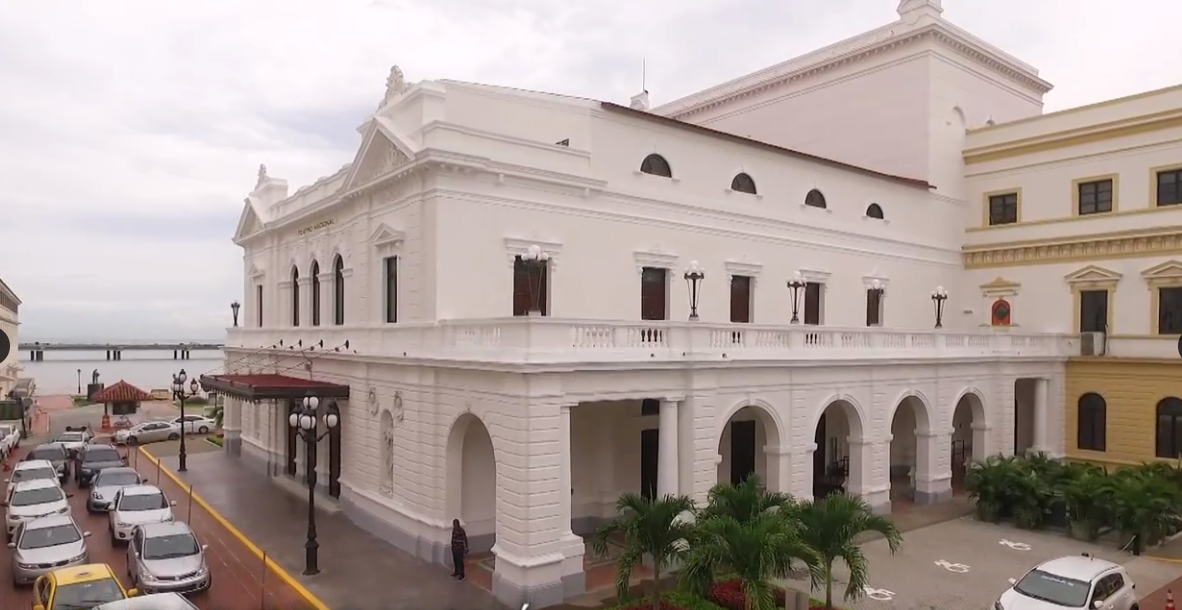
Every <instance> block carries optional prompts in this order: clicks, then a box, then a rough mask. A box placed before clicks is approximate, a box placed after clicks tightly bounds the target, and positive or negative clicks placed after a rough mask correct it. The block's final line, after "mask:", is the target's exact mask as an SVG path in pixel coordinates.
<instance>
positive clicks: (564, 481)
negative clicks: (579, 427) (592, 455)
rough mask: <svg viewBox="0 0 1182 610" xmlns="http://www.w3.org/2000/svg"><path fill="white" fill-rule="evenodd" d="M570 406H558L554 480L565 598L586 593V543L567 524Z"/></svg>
mask: <svg viewBox="0 0 1182 610" xmlns="http://www.w3.org/2000/svg"><path fill="white" fill-rule="evenodd" d="M573 406H574V405H562V406H561V407H559V408H560V410H561V414H560V415H559V426H558V434H559V438H561V439H562V448H561V449H559V452H560V457H561V459H560V460H559V462H560V465H561V467H560V470H559V474H558V479H559V481H560V485H561V487H560V488H559V490H558V507H559V508H558V514H559V518H560V519H562V526H560V527H563V528H565V530H566V531H564V532H563V534H562V537H561V538H560V539H559V541H558V545H559V548H560V549H561V552H562V589H563V595H564V596H565V597H568V598H569V597H575V596H578V595H582V594H583V593H584V592H586V590H587V575H586V573H585V572H583V554H584V553H585V552H586V544H585V543H584V542H583V539H582V538H581V537H579V536H576V535H575V533H574V532H573V531H571V523H572V519H573V517H574V515H573V514H572V511H571V496H573V495H574V488H573V487H572V484H573V483H572V476H571V442H572V440H573V439H571V433H570V431H571V427H570V418H571V408H572V407H573Z"/></svg>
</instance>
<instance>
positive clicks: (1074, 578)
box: [993, 553, 1138, 610]
mask: <svg viewBox="0 0 1182 610" xmlns="http://www.w3.org/2000/svg"><path fill="white" fill-rule="evenodd" d="M1136 588H1137V586H1136V585H1135V584H1133V579H1132V578H1130V577H1129V573H1128V572H1127V571H1125V569H1124V567H1123V566H1121V565H1120V564H1116V563H1112V562H1111V561H1105V560H1103V559H1096V558H1095V557H1094V556H1092V555H1089V554H1087V553H1084V554H1082V555H1073V556H1068V557H1060V558H1058V559H1052V560H1050V561H1046V562H1043V563H1041V564H1039V565H1037V566H1035V567H1034V569H1032V570H1030V571H1029V572H1027V573H1026V575H1025V576H1023V577H1022V578H1021V579H1017V580H1015V579H1013V578H1011V579H1010V588H1009V589H1007V590H1006V592H1005V593H1002V594H1001V598H999V599H998V600H997V601H996V602H994V603H993V610H1062V609H1063V608H1083V609H1086V610H1138V607H1137V594H1136V592H1135V589H1136Z"/></svg>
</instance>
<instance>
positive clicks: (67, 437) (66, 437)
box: [57, 432, 82, 443]
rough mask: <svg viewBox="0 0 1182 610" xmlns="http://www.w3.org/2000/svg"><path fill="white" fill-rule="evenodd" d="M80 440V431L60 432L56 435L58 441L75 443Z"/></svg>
mask: <svg viewBox="0 0 1182 610" xmlns="http://www.w3.org/2000/svg"><path fill="white" fill-rule="evenodd" d="M81 440H82V433H81V432H62V433H61V434H60V435H58V437H57V442H59V443H77V442H79V441H81Z"/></svg>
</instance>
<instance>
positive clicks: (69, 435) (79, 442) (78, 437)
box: [53, 426, 94, 457]
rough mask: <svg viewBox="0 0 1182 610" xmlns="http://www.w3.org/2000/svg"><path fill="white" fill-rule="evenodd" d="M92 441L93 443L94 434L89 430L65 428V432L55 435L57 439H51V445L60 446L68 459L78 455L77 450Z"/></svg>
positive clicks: (84, 428)
mask: <svg viewBox="0 0 1182 610" xmlns="http://www.w3.org/2000/svg"><path fill="white" fill-rule="evenodd" d="M92 441H94V433H93V432H91V431H90V428H86V427H81V428H71V427H69V426H67V427H66V431H65V432H62V433H61V434H59V435H57V438H55V439H53V444H55V445H61V447H62V449H65V450H66V453H67V454H68V455H69V456H70V457H73V456H74V454H76V453H78V450H79V449H81V448H82V447H83V446H84V445H87V444H89V443H91V442H92Z"/></svg>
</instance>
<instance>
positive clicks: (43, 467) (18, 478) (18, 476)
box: [5, 460, 59, 500]
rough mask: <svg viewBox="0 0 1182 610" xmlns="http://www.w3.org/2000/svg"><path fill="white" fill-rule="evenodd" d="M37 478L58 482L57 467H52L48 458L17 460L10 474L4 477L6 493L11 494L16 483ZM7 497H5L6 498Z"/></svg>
mask: <svg viewBox="0 0 1182 610" xmlns="http://www.w3.org/2000/svg"><path fill="white" fill-rule="evenodd" d="M37 479H44V480H46V481H54V482H59V479H58V471H57V468H54V466H53V462H51V461H49V460H25V461H23V462H17V463H16V467H14V468H13V469H12V476H10V477H8V478H7V479H5V482H6V483H9V486H8V495H9V496H11V495H12V490H14V489H16V484H17V483H23V482H25V481H35V480H37ZM7 499H8V498H5V500H7Z"/></svg>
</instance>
